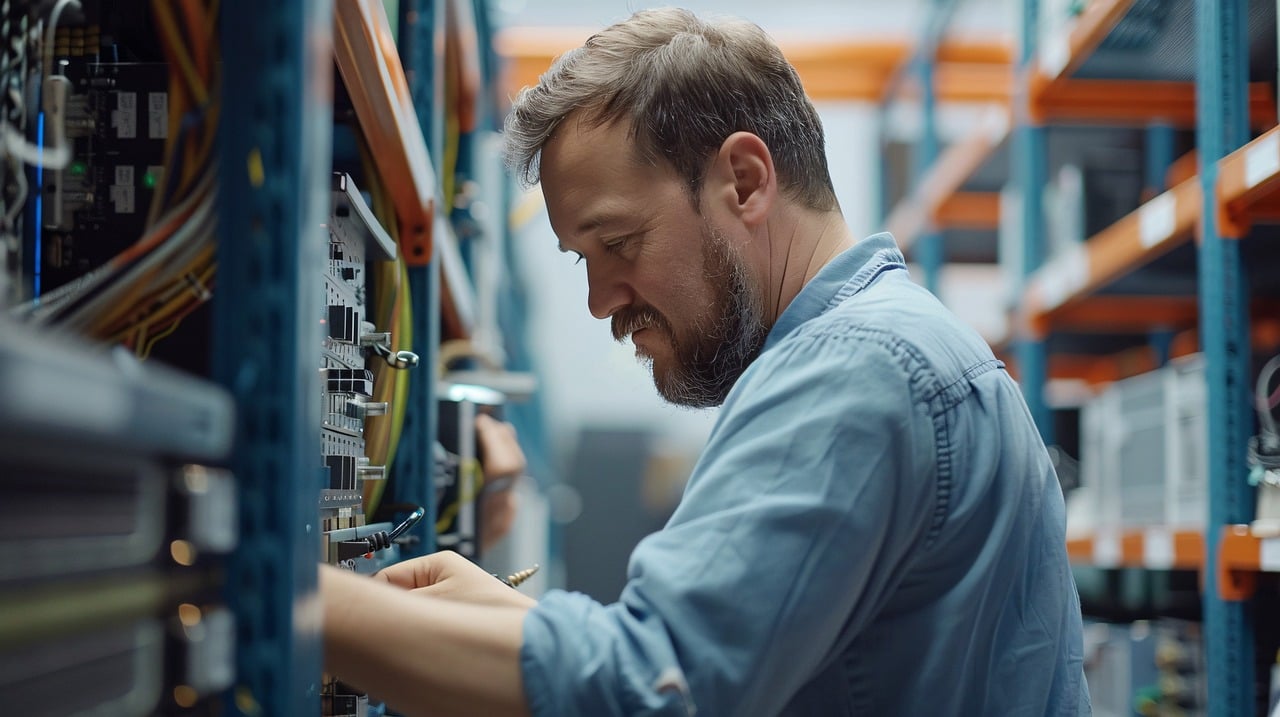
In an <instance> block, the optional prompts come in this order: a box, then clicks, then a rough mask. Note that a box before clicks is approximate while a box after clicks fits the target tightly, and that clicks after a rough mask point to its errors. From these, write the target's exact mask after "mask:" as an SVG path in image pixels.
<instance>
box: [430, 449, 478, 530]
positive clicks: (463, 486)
mask: <svg viewBox="0 0 1280 717" xmlns="http://www.w3.org/2000/svg"><path fill="white" fill-rule="evenodd" d="M458 483H459V485H458V499H457V500H455V501H454V502H452V503H450V504H449V506H448V507H446V508H445V509H444V511H442V512H441V513H440V517H439V518H438V519H437V520H436V533H443V532H445V531H446V530H448V529H449V523H452V522H453V519H454V518H456V517H458V511H460V510H462V506H463V505H465V504H467V503H474V502H475V500H476V498H477V497H478V496H479V495H480V489H481V488H483V487H484V472H483V471H481V470H480V461H478V460H476V459H474V458H472V459H470V460H468V461H465V462H463V464H462V465H459V466H458ZM468 487H470V490H468Z"/></svg>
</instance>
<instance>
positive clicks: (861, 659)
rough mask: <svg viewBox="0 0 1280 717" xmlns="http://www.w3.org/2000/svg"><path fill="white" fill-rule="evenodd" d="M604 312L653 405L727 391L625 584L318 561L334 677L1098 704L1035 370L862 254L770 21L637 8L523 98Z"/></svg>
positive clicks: (501, 699) (747, 711)
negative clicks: (345, 570)
mask: <svg viewBox="0 0 1280 717" xmlns="http://www.w3.org/2000/svg"><path fill="white" fill-rule="evenodd" d="M506 143H507V153H508V158H509V159H510V160H511V164H512V166H513V167H514V168H515V169H517V170H518V171H520V172H521V173H522V174H523V176H524V178H525V179H527V180H528V181H530V182H533V181H540V182H541V185H542V192H543V194H544V195H545V197H546V202H547V210H548V214H549V217H550V220H551V225H552V228H553V229H554V230H555V233H556V235H557V236H558V237H559V240H560V250H561V251H564V252H569V253H572V254H574V255H576V257H577V258H578V259H579V260H581V261H582V263H583V264H584V266H585V271H586V273H587V278H588V283H589V287H590V295H589V298H588V302H587V303H588V308H589V309H590V311H591V313H592V314H593V315H594V316H596V317H597V318H600V319H609V320H610V321H611V322H612V328H613V333H614V336H615V337H616V338H618V339H620V340H621V339H625V338H628V337H629V338H630V340H631V341H632V342H633V343H634V344H635V349H636V353H637V355H638V356H639V357H641V358H642V359H643V360H645V361H647V362H649V363H650V365H651V367H652V371H653V378H654V382H655V384H656V386H657V389H658V391H659V392H660V393H661V394H662V396H663V397H665V398H666V399H667V400H668V401H671V402H673V403H677V404H681V405H686V406H695V407H702V406H717V405H722V409H721V412H720V415H719V417H718V420H717V423H716V425H715V427H714V428H713V430H712V433H711V436H710V438H709V440H708V443H707V446H706V448H705V450H704V452H703V454H702V456H701V458H700V460H699V462H698V464H697V466H696V467H695V468H694V471H693V474H692V476H691V478H690V480H689V483H688V486H687V489H686V491H685V494H684V496H683V499H682V500H681V503H680V505H679V506H678V507H677V508H676V510H675V513H674V515H673V516H672V517H671V519H670V522H669V523H668V524H667V525H666V526H665V527H664V528H663V529H662V530H661V531H659V532H657V533H655V534H653V535H651V536H649V537H648V538H646V539H645V540H644V541H642V542H641V543H640V545H639V546H638V547H637V548H636V550H635V552H634V553H633V554H632V557H631V561H630V564H629V567H628V583H627V585H626V588H625V589H624V591H623V593H622V595H621V597H620V599H619V601H618V602H617V603H616V604H613V605H602V604H599V603H597V602H595V601H593V600H591V599H590V598H588V597H586V596H584V595H580V594H570V593H566V592H563V591H551V592H550V593H548V594H547V595H545V596H544V597H543V598H542V599H541V600H539V601H537V602H536V603H535V602H534V601H533V600H530V599H528V598H526V597H523V596H521V595H520V594H518V593H517V592H515V591H513V590H510V589H509V588H507V587H506V586H504V585H502V584H501V583H500V582H499V581H496V580H494V579H493V578H492V577H491V576H489V575H488V574H486V573H484V572H483V571H481V570H480V569H479V568H476V567H475V566H473V565H471V564H469V563H467V562H466V561H465V560H462V559H461V558H458V557H456V556H453V555H452V554H439V555H433V556H427V557H425V558H419V559H417V560H413V561H409V562H406V563H403V564H401V565H398V566H394V567H392V568H390V569H388V570H385V571H383V572H382V573H381V574H380V575H379V576H378V577H379V578H381V580H368V579H361V578H358V577H355V576H352V575H348V574H341V573H339V572H338V571H336V570H332V569H324V570H323V571H322V575H321V591H322V597H323V601H324V611H325V628H324V629H325V645H326V651H327V652H326V664H327V666H328V668H329V669H330V670H331V671H332V672H334V673H336V674H337V675H338V676H340V677H342V678H343V679H345V680H347V681H349V682H352V683H353V684H356V685H359V686H361V687H363V688H365V689H367V690H369V691H370V692H372V693H374V694H376V695H378V696H380V697H381V698H383V699H385V700H387V702H388V704H389V705H390V706H392V707H393V708H395V709H396V710H399V711H402V712H405V713H413V714H419V713H420V714H474V715H486V716H492V715H507V714H512V715H516V714H535V715H548V716H551V715H554V716H557V717H566V716H569V715H584V716H587V717H604V716H608V715H638V714H645V715H659V714H661V715H668V714H669V715H681V716H687V715H693V714H694V713H695V711H696V712H697V713H698V714H701V715H716V716H719V715H777V714H786V715H876V716H881V715H910V716H919V715H939V716H941V715H955V716H957V717H959V716H972V715H1073V716H1074V715H1080V714H1088V713H1089V700H1088V692H1087V688H1086V685H1085V682H1084V675H1083V669H1082V653H1083V647H1082V644H1081V642H1082V637H1081V633H1082V629H1081V618H1080V607H1079V601H1078V598H1077V594H1076V589H1075V585H1074V583H1073V581H1072V577H1071V573H1070V570H1069V566H1068V563H1067V555H1066V548H1065V546H1066V542H1065V535H1064V530H1065V518H1064V509H1063V501H1062V495H1061V492H1060V489H1059V486H1058V483H1057V480H1056V478H1055V476H1054V473H1053V469H1052V467H1051V465H1050V461H1049V457H1048V455H1047V454H1046V452H1045V448H1044V445H1043V443H1042V442H1041V440H1040V438H1039V434H1038V433H1037V431H1036V428H1035V426H1034V425H1033V423H1032V420H1031V418H1030V415H1029V413H1028V411H1027V409H1026V406H1025V404H1024V402H1023V400H1022V397H1021V394H1020V393H1019V391H1018V388H1017V386H1016V385H1015V383H1014V382H1013V381H1012V380H1011V379H1010V377H1009V376H1008V374H1007V373H1006V372H1005V370H1004V367H1003V365H1002V364H1001V363H1000V362H999V361H997V360H996V359H995V357H994V356H992V354H991V352H990V350H989V349H988V347H987V346H986V345H985V344H984V343H983V342H982V341H981V339H980V338H979V337H978V336H977V335H976V334H975V333H974V332H972V331H971V330H969V329H968V328H965V327H964V326H963V325H962V324H961V323H960V322H959V321H958V320H957V319H956V318H955V317H954V316H952V315H951V314H950V313H949V312H948V311H947V310H946V309H944V308H943V307H942V306H941V305H940V304H939V303H938V302H937V301H936V300H935V299H934V298H933V297H932V296H931V295H930V294H929V293H928V292H926V291H925V290H923V289H921V288H919V287H917V286H916V285H914V284H913V283H912V282H911V281H910V280H909V278H908V276H907V272H906V266H905V262H904V259H903V256H902V254H901V253H900V252H899V250H898V249H897V247H896V246H895V245H894V242H893V239H892V238H891V237H889V236H887V235H877V236H874V237H871V238H868V239H865V240H862V241H856V239H855V237H854V236H853V235H852V233H851V232H850V230H849V227H848V226H847V224H846V223H845V221H844V218H843V216H842V215H841V213H840V209H839V207H838V205H837V202H836V198H835V194H834V191H833V189H832V186H831V180H830V177H829V173H828V171H827V163H826V155H825V147H824V139H823V132H822V126H821V124H820V122H819V119H818V115H817V113H816V111H815V110H814V107H813V105H812V103H811V102H810V101H809V100H808V98H806V96H805V94H804V91H803V88H802V87H801V84H800V81H799V79H798V77H797V75H796V73H795V70H794V69H793V68H792V67H791V65H790V64H788V62H787V61H786V59H785V58H784V57H783V56H782V53H781V52H780V51H779V50H778V48H777V46H776V45H775V44H774V43H773V42H772V41H771V40H770V39H769V38H768V37H767V36H766V35H765V33H764V32H762V31H761V30H760V29H759V28H758V27H756V26H754V25H752V24H750V23H746V22H741V21H736V20H720V21H716V22H709V21H705V20H702V19H700V18H698V17H696V16H694V15H693V14H691V13H689V12H686V11H683V10H674V9H668V10H653V11H643V12H639V13H636V14H635V15H633V16H632V17H631V18H630V19H628V20H626V21H624V22H621V23H619V24H617V25H614V26H612V27H609V28H607V29H605V30H603V31H601V32H600V33H599V34H597V35H595V36H594V37H592V38H591V39H590V40H588V41H587V43H586V44H585V46H584V47H582V48H579V49H577V50H574V51H572V52H570V53H568V54H566V55H565V56H563V57H562V58H560V59H559V60H558V61H557V62H556V64H555V65H554V66H553V67H552V68H551V70H550V71H549V72H548V73H547V74H545V75H544V76H543V77H542V78H541V80H540V81H539V83H538V85H537V86H536V87H533V88H531V89H526V90H525V91H524V92H523V93H522V94H521V95H520V96H519V98H518V99H517V100H516V102H515V104H514V107H513V108H512V110H511V113H510V116H509V118H508V121H507V126H506Z"/></svg>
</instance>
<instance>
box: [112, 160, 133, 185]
mask: <svg viewBox="0 0 1280 717" xmlns="http://www.w3.org/2000/svg"><path fill="white" fill-rule="evenodd" d="M112 184H127V185H129V186H133V165H131V164H122V165H119V166H117V167H116V181H114V182H112Z"/></svg>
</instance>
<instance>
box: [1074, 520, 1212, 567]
mask: <svg viewBox="0 0 1280 717" xmlns="http://www.w3.org/2000/svg"><path fill="white" fill-rule="evenodd" d="M1067 556H1068V557H1069V558H1070V560H1071V562H1072V563H1074V564H1076V565H1088V566H1092V567H1098V568H1147V569H1150V570H1199V569H1200V568H1202V567H1203V566H1204V556H1205V549H1204V536H1202V535H1201V533H1200V531H1198V530H1182V529H1178V530H1175V529H1170V528H1160V527H1153V528H1144V529H1124V530H1105V529H1103V530H1099V531H1097V532H1096V533H1094V534H1093V535H1089V536H1087V537H1081V538H1072V539H1070V540H1068V541H1067Z"/></svg>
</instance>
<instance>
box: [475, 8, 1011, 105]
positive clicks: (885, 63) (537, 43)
mask: <svg viewBox="0 0 1280 717" xmlns="http://www.w3.org/2000/svg"><path fill="white" fill-rule="evenodd" d="M594 32H595V30H592V29H586V28H541V27H538V28H535V27H515V28H508V29H505V30H502V31H501V32H499V33H498V34H497V35H496V37H495V39H494V43H495V47H496V48H497V50H498V54H499V55H500V56H501V57H502V59H503V60H504V61H505V71H504V73H503V79H502V87H503V91H504V92H506V94H507V96H509V97H514V96H515V95H516V93H518V92H519V91H520V89H521V88H524V87H528V86H531V85H534V84H536V83H537V81H538V77H539V76H541V75H542V73H544V72H546V71H547V70H548V69H549V68H550V67H551V63H552V62H553V61H554V60H555V58H557V57H559V56H560V55H562V54H564V53H565V52H568V51H569V50H571V49H573V48H575V47H579V46H581V45H582V44H583V43H584V42H585V41H586V40H587V38H588V37H590V36H591V35H592V34H593V33H594ZM777 39H778V44H779V46H780V47H781V48H782V51H783V54H785V55H786V56H787V59H788V60H790V61H791V63H792V64H793V65H794V66H795V68H796V71H797V72H798V73H799V75H800V80H801V82H803V83H804V86H805V91H806V92H807V93H808V94H809V96H810V97H811V98H812V99H815V100H820V99H845V100H849V99H852V100H867V101H872V102H880V101H882V100H883V98H884V93H885V88H886V87H887V86H888V84H889V80H890V79H891V78H892V77H893V75H894V74H895V73H896V72H898V71H899V70H900V69H901V68H902V66H903V64H904V63H906V62H907V61H908V60H909V59H910V58H911V48H912V43H911V41H910V40H906V39H903V40H865V39H864V40H827V41H818V42H815V41H813V40H812V39H805V38H803V37H787V36H779V37H778V38H777ZM937 60H938V63H939V66H938V77H937V87H936V89H937V92H938V95H939V97H940V98H942V99H944V100H948V101H981V100H1000V101H1007V100H1008V98H1009V97H1010V96H1011V92H1012V86H1013V81H1012V70H1011V67H1012V63H1013V48H1012V46H1011V45H1010V44H1009V43H1008V42H1007V41H1004V40H990V39H948V40H944V41H943V42H942V43H941V45H939V47H938V51H937Z"/></svg>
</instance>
